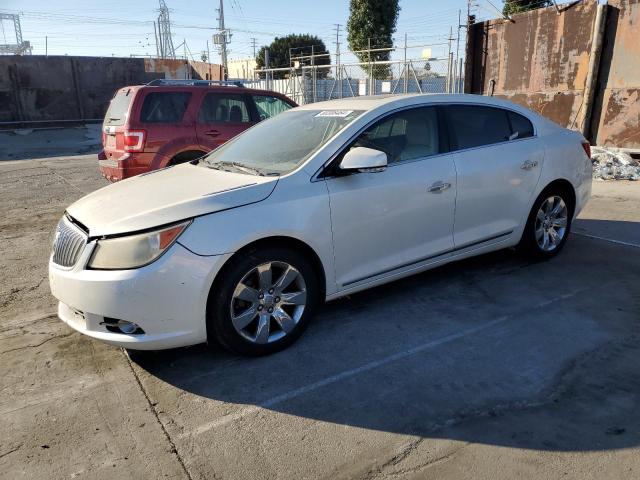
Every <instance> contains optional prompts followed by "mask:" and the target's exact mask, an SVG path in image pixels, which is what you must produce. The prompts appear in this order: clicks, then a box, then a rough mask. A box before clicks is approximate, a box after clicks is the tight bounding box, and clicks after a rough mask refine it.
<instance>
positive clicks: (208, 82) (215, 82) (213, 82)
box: [147, 78, 244, 88]
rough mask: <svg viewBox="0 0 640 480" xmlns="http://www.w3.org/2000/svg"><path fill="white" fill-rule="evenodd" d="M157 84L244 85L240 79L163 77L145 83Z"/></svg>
mask: <svg viewBox="0 0 640 480" xmlns="http://www.w3.org/2000/svg"><path fill="white" fill-rule="evenodd" d="M158 85H200V86H208V85H220V86H225V87H241V88H242V87H244V85H243V84H242V82H240V81H227V80H190V79H185V80H172V79H165V78H156V79H155V80H151V81H150V82H149V83H147V86H148V87H156V86H158Z"/></svg>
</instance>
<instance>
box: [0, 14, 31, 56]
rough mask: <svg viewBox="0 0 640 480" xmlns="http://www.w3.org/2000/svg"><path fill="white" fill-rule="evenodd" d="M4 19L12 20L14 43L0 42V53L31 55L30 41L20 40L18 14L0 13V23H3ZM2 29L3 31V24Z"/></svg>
mask: <svg viewBox="0 0 640 480" xmlns="http://www.w3.org/2000/svg"><path fill="white" fill-rule="evenodd" d="M5 20H9V21H10V22H13V29H14V31H15V34H16V43H5V44H0V55H31V43H29V42H27V41H24V40H22V29H21V28H20V16H19V15H14V14H12V13H0V23H3V22H4V21H5ZM2 31H3V32H4V26H3V28H2ZM5 41H6V40H5Z"/></svg>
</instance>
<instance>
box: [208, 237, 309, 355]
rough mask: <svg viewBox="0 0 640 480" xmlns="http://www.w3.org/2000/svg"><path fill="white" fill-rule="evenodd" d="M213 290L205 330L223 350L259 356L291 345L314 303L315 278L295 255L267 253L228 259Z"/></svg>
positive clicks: (276, 250) (279, 251) (274, 249)
mask: <svg viewBox="0 0 640 480" xmlns="http://www.w3.org/2000/svg"><path fill="white" fill-rule="evenodd" d="M221 275H222V277H221V278H220V281H219V282H216V284H214V287H213V288H212V290H211V293H210V295H209V305H208V308H207V330H208V332H209V335H210V336H211V334H213V337H214V339H215V340H217V341H218V343H220V344H221V345H222V346H223V347H225V348H227V349H229V350H231V351H234V352H236V353H240V354H242V355H249V356H258V355H267V354H270V353H274V352H277V351H279V350H282V349H284V348H286V347H287V346H289V345H291V343H293V342H294V341H295V340H296V339H297V338H298V337H299V336H300V335H301V334H302V332H303V331H304V329H305V328H306V326H307V323H308V321H309V319H310V318H311V317H312V315H313V314H314V312H315V309H316V307H317V305H318V303H319V291H320V290H319V288H318V287H319V285H318V278H317V275H316V273H315V271H314V269H313V267H312V266H311V264H310V263H309V262H308V261H307V259H306V258H305V257H304V256H303V255H301V254H300V253H298V252H296V251H292V250H289V249H286V248H279V247H268V248H260V249H256V250H252V251H249V252H247V253H245V254H242V255H238V256H236V257H233V258H232V259H231V260H230V261H229V264H227V266H225V268H224V270H223V271H222V272H221Z"/></svg>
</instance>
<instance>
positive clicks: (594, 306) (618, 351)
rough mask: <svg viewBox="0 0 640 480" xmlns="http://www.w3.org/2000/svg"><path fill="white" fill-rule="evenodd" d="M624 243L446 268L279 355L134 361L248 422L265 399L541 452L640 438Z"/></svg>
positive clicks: (581, 243)
mask: <svg viewBox="0 0 640 480" xmlns="http://www.w3.org/2000/svg"><path fill="white" fill-rule="evenodd" d="M637 226H638V225H637V224H636V226H635V228H637ZM591 227H593V225H591ZM625 248H627V247H624V246H619V245H614V244H608V243H605V242H601V241H598V240H594V239H590V238H585V237H579V236H573V237H571V238H570V240H569V242H568V243H567V246H566V248H565V250H564V251H563V252H561V253H560V254H559V255H558V256H557V257H556V258H555V259H553V260H552V261H549V262H531V261H528V260H524V259H523V258H522V257H520V256H519V255H517V254H516V253H515V252H513V251H511V250H503V251H499V252H495V253H491V254H487V255H483V256H480V257H476V258H472V259H467V260H464V261H460V262H456V263H453V264H450V265H446V266H443V267H440V268H437V269H434V270H431V271H428V272H425V273H421V274H418V275H415V276H412V277H409V278H406V279H402V280H399V281H396V282H393V283H390V284H387V285H383V286H380V287H376V288H373V289H370V290H367V291H364V292H360V293H358V294H355V295H352V296H350V297H347V298H343V299H339V300H336V301H333V302H330V303H327V304H325V305H324V306H323V307H322V308H321V310H320V312H319V313H318V316H317V318H316V319H315V320H314V321H313V322H312V324H311V325H310V327H309V329H308V331H307V332H306V333H305V335H304V336H303V337H302V338H301V339H300V340H299V341H298V342H297V343H296V344H294V345H293V346H292V347H290V348H289V349H287V350H285V351H283V352H280V353H278V354H275V355H272V356H269V357H262V358H242V357H238V356H235V355H232V354H229V353H227V352H225V351H223V350H221V349H219V348H207V347H205V346H195V347H190V348H182V349H175V350H169V351H160V352H133V351H131V352H130V356H131V359H132V360H133V361H134V362H135V363H136V364H137V365H138V366H139V367H140V368H142V369H143V370H145V371H146V372H148V374H150V375H151V377H150V378H148V379H147V381H151V382H154V381H157V380H160V381H162V382H166V383H167V384H169V385H172V386H174V387H176V389H178V391H186V392H190V393H191V394H194V395H197V396H198V397H201V398H206V399H211V400H215V401H219V402H225V405H227V407H226V409H225V411H227V410H228V409H229V408H232V409H233V411H235V412H239V413H238V415H242V414H243V413H242V412H244V411H245V410H247V408H248V409H249V410H248V411H250V409H251V407H254V406H259V407H262V408H265V409H269V410H272V411H275V412H281V413H285V414H288V415H295V416H299V417H304V418H309V419H314V420H318V421H322V422H332V423H335V424H341V425H350V426H354V427H360V428H365V429H373V430H380V431H386V432H396V433H402V434H408V435H415V436H420V437H423V438H449V439H460V440H464V441H469V442H479V443H486V444H492V445H501V446H510V447H518V448H530V449H540V450H557V451H589V450H607V449H616V448H625V447H629V446H635V445H637V444H638V443H640V431H638V429H637V428H633V425H637V424H638V421H640V410H639V409H637V408H636V406H637V405H638V401H639V400H640V372H638V370H637V368H636V366H637V365H638V362H639V361H640V348H639V347H638V345H639V343H638V341H637V340H638V338H639V333H640V325H639V322H638V319H640V274H639V273H638V272H640V258H638V257H640V256H638V255H636V256H635V257H629V256H625V255H624V250H623V249H625ZM227 415H228V413H225V412H222V413H221V414H220V416H219V417H218V418H221V419H222V421H225V420H224V419H225V416H227ZM212 420H215V419H214V418H208V419H206V421H212ZM203 421H204V420H203ZM229 421H233V419H230V420H229Z"/></svg>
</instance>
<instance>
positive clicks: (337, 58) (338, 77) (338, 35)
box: [335, 23, 342, 98]
mask: <svg viewBox="0 0 640 480" xmlns="http://www.w3.org/2000/svg"><path fill="white" fill-rule="evenodd" d="M335 26H336V83H337V84H338V88H339V89H340V93H339V95H340V97H339V98H342V78H341V72H340V68H341V67H340V26H341V25H340V24H339V23H336V24H335Z"/></svg>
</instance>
